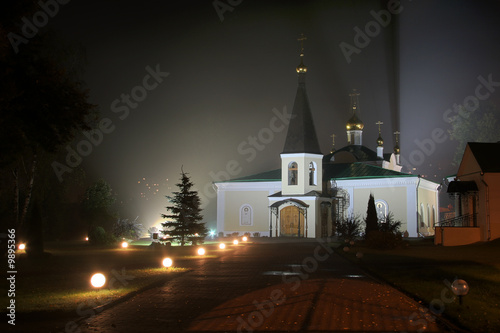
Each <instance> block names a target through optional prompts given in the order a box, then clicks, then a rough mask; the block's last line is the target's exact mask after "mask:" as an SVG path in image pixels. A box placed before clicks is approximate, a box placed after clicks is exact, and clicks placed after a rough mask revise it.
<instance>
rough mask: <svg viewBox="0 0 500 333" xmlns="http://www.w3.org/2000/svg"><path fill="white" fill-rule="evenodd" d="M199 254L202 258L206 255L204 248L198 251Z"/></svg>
mask: <svg viewBox="0 0 500 333" xmlns="http://www.w3.org/2000/svg"><path fill="white" fill-rule="evenodd" d="M198 254H199V255H200V256H203V255H205V249H204V248H202V247H200V248H199V249H198Z"/></svg>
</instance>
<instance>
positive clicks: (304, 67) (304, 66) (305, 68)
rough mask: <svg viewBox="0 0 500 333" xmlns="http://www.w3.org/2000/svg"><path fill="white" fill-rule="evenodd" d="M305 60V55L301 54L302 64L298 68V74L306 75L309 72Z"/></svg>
mask: <svg viewBox="0 0 500 333" xmlns="http://www.w3.org/2000/svg"><path fill="white" fill-rule="evenodd" d="M303 59H304V53H301V54H300V64H299V65H298V66H297V68H296V70H297V73H305V72H307V67H306V65H304V61H303Z"/></svg>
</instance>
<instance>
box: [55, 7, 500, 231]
mask: <svg viewBox="0 0 500 333" xmlns="http://www.w3.org/2000/svg"><path fill="white" fill-rule="evenodd" d="M221 2H223V3H226V4H227V3H228V2H227V1H222V0H221ZM234 3H238V1H233V4H234ZM388 4H389V5H390V6H396V7H391V8H397V13H395V14H391V15H390V22H388V23H387V24H386V26H385V27H384V26H381V25H379V28H380V29H379V31H378V32H377V31H375V32H373V31H372V33H371V34H372V37H369V42H368V43H366V45H364V46H363V47H357V49H358V51H359V52H358V53H353V54H352V55H351V59H350V63H348V61H347V59H346V57H345V55H344V54H343V52H342V50H341V47H340V46H339V45H340V44H341V43H347V44H349V45H351V46H356V40H355V37H356V34H357V32H356V30H355V29H356V28H359V29H360V30H361V31H365V28H366V25H367V24H369V23H370V22H372V21H373V22H375V21H376V19H375V16H374V15H373V13H378V15H379V14H380V11H381V10H388V8H387V6H388ZM232 7H233V10H232V11H226V12H224V13H223V14H222V15H223V20H221V18H220V16H219V14H218V13H217V11H216V10H215V8H214V6H213V1H189V2H177V3H175V4H173V5H171V4H169V3H166V2H165V1H141V2H138V1H119V2H118V1H112V2H104V3H103V2H101V1H96V0H90V1H72V2H69V3H68V4H67V5H64V6H61V8H60V11H59V13H58V14H57V16H56V17H54V18H53V19H51V22H49V25H51V26H50V27H51V28H55V29H62V33H63V34H64V36H66V38H68V39H71V40H72V41H73V42H75V43H80V44H81V45H82V46H84V47H85V49H86V56H87V60H88V65H87V67H86V75H85V80H86V82H87V84H88V87H89V88H90V91H91V102H93V103H95V104H98V105H99V108H100V112H101V117H103V118H108V119H110V121H111V124H112V126H114V127H113V128H114V130H113V131H112V132H111V133H108V134H104V136H103V140H102V143H100V144H99V145H97V146H96V147H94V148H93V151H92V153H91V154H90V155H89V156H86V157H84V159H83V166H84V167H85V169H86V170H87V172H88V174H89V176H90V177H93V178H98V177H102V178H104V179H106V180H107V181H108V182H109V183H110V184H111V186H112V187H113V189H114V190H115V191H116V193H117V194H118V195H119V199H120V200H123V201H124V202H127V203H128V204H127V205H128V206H129V208H130V209H129V213H130V215H131V217H132V218H135V216H136V215H138V216H139V217H140V219H141V220H142V221H143V223H144V224H145V225H151V224H152V223H153V222H157V221H160V214H161V213H165V212H166V210H165V209H164V207H165V206H166V205H167V200H166V199H165V198H164V195H166V194H170V191H172V190H175V189H176V187H175V183H176V182H177V181H178V179H179V177H180V172H181V166H182V167H183V170H184V171H185V172H188V173H189V174H190V175H191V177H192V180H193V181H194V183H195V184H196V187H197V189H198V190H200V194H201V195H202V197H203V201H204V206H206V208H205V210H204V212H203V214H204V216H205V221H207V222H208V223H209V225H208V226H209V227H212V228H214V227H215V219H216V216H215V204H216V200H215V199H211V198H209V195H207V194H210V193H212V194H213V191H211V192H210V193H208V192H207V193H206V192H205V191H206V189H209V188H211V185H210V184H211V183H212V181H213V180H214V179H213V177H211V175H219V176H221V175H222V174H223V173H224V172H226V171H227V169H228V168H229V170H230V171H231V172H232V173H233V175H232V176H233V177H232V178H237V177H242V176H246V175H250V174H253V173H258V172H263V171H268V170H272V169H276V168H279V167H280V158H279V154H280V153H281V150H282V148H283V144H284V140H285V135H286V127H284V126H281V125H282V124H283V123H282V122H280V121H281V120H279V117H278V118H277V119H275V120H273V118H276V117H277V114H278V113H281V114H283V112H284V111H283V110H284V109H285V108H286V110H288V112H291V110H292V107H293V100H294V97H295V91H296V87H297V75H296V72H295V67H296V66H297V65H298V64H299V44H298V42H297V37H298V36H299V34H300V33H304V34H305V35H306V37H307V41H306V42H305V45H304V46H305V58H304V62H305V64H306V66H307V67H308V72H307V78H306V86H307V92H308V96H309V101H310V104H311V109H312V113H313V117H314V120H315V125H316V130H317V135H318V139H319V141H320V147H321V149H322V151H323V153H324V154H327V153H328V152H329V151H330V148H331V137H330V135H331V134H333V133H335V134H336V135H337V138H336V147H337V148H341V147H343V146H345V145H346V144H347V140H346V134H345V123H346V121H347V120H348V119H349V117H350V112H349V97H348V94H349V92H350V90H351V89H353V88H356V89H357V90H358V91H359V92H360V93H361V95H360V113H359V117H360V118H361V119H362V120H363V122H364V123H365V130H364V133H363V144H364V145H366V146H367V147H369V148H371V149H373V150H375V147H376V139H377V136H378V133H377V126H376V125H375V122H377V121H379V120H380V121H382V122H383V123H384V124H383V125H382V136H383V138H384V140H385V146H384V148H385V152H389V151H391V150H392V148H393V145H394V141H393V135H392V133H393V132H394V131H395V130H400V131H401V133H402V134H401V152H402V156H403V157H404V158H405V159H407V160H409V159H410V154H411V153H412V152H415V151H416V150H420V151H422V149H421V148H419V146H418V145H417V144H416V143H415V140H418V141H419V142H428V141H426V139H427V140H428V139H431V138H432V133H433V131H434V130H436V128H438V129H442V130H443V131H444V132H446V130H447V129H448V128H449V124H448V123H446V122H445V121H444V118H443V114H444V113H445V111H446V110H447V109H449V108H450V107H452V106H453V104H455V103H456V104H460V103H462V102H463V101H464V98H466V97H467V96H469V95H474V94H475V89H476V87H477V85H478V84H479V83H480V81H478V77H479V76H482V77H484V78H488V75H491V77H492V78H493V81H495V82H496V81H500V68H499V66H500V65H499V62H498V59H500V57H499V56H500V54H499V53H500V52H499V49H498V45H500V34H499V32H500V30H499V25H498V24H497V23H495V20H497V18H498V14H499V10H498V9H499V8H498V5H497V3H496V2H486V1H483V2H480V4H478V1H472V0H471V1H465V0H448V1H439V2H437V1H422V0H419V1H410V0H407V1H402V2H401V3H400V5H399V6H397V3H394V2H393V1H249V0H246V1H242V2H241V3H239V4H238V5H236V6H232ZM372 25H373V23H372ZM358 42H359V40H358ZM365 42H366V40H365ZM147 68H149V70H148V69H147ZM156 68H159V69H160V71H161V72H163V73H166V72H168V76H166V74H164V76H163V77H160V80H161V82H159V81H158V80H157V81H155V80H154V79H153V78H150V79H149V80H148V81H147V83H146V84H148V85H149V86H150V87H152V86H155V87H154V88H152V89H151V90H147V96H146V97H145V98H144V99H143V100H141V101H140V102H138V103H137V106H135V108H132V107H130V106H128V105H127V104H126V103H125V102H122V101H121V96H122V94H129V95H130V94H131V92H132V90H133V89H134V88H136V87H137V86H144V78H145V76H146V75H150V76H151V71H152V70H155V69H156ZM155 83H158V84H157V85H155ZM137 89H139V88H136V91H139V90H137ZM499 96H500V94H499V93H498V92H497V91H493V92H491V94H490V97H489V98H488V101H492V102H496V104H498V100H499ZM116 100H118V102H115V101H116ZM113 103H115V104H114V106H115V107H113ZM124 106H128V109H129V110H128V112H125V111H124V108H123V107H124ZM118 107H122V109H121V110H122V111H119V112H115V111H117V108H118ZM273 109H275V111H273ZM277 112H278V113H277ZM120 117H121V118H120ZM271 122H273V123H272V124H271ZM271 127H272V128H274V131H273V137H272V139H269V140H268V141H269V142H266V143H265V144H263V143H262V142H260V143H259V144H258V149H257V148H255V147H254V151H253V153H252V152H251V151H252V149H251V148H252V145H251V143H250V142H251V137H258V134H259V132H261V131H262V130H263V129H265V128H271ZM441 137H442V136H441ZM443 140H444V139H443ZM443 140H442V141H443ZM77 142H78V141H75V142H74V143H73V144H72V145H73V146H74V145H75V144H76V143H77ZM427 147H428V148H429V149H430V148H432V147H431V146H427ZM454 147H455V143H453V142H450V140H449V139H448V140H444V141H443V142H441V143H435V147H434V149H433V150H432V152H431V153H428V152H427V153H424V157H425V158H424V160H423V161H422V163H420V164H419V165H412V167H417V170H416V171H414V172H416V173H420V174H424V173H425V174H427V175H429V179H431V180H435V181H437V182H440V181H441V179H442V177H443V176H446V175H449V174H453V173H454V172H456V169H455V168H453V167H451V165H450V160H451V157H452V156H453V152H454ZM242 152H244V153H242ZM417 155H419V153H413V155H412V156H413V161H415V158H416V157H417ZM235 163H236V164H235ZM414 164H415V163H414ZM429 164H432V167H429ZM228 165H229V167H228ZM235 165H236V167H235ZM436 165H439V166H440V167H441V170H436V168H435V166H436ZM433 173H434V174H436V175H437V176H436V177H434V175H433ZM143 177H144V178H146V179H147V180H148V181H150V182H152V183H160V184H161V186H160V187H159V191H158V195H151V198H149V200H146V198H140V195H139V193H140V192H141V186H143V185H144V184H143V183H141V184H138V181H141V180H142V178H143ZM167 179H168V182H167V181H166V180H167ZM169 187H170V188H169ZM132 215H133V216H132Z"/></svg>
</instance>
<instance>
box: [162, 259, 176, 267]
mask: <svg viewBox="0 0 500 333" xmlns="http://www.w3.org/2000/svg"><path fill="white" fill-rule="evenodd" d="M173 263H174V262H173V261H172V259H170V258H165V259H163V262H162V264H163V267H172V265H173Z"/></svg>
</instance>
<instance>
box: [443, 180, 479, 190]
mask: <svg viewBox="0 0 500 333" xmlns="http://www.w3.org/2000/svg"><path fill="white" fill-rule="evenodd" d="M474 191H477V185H476V183H475V182H474V181H472V180H471V181H458V180H454V181H452V182H450V184H449V185H448V191H447V192H448V193H456V192H459V193H465V192H474Z"/></svg>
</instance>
